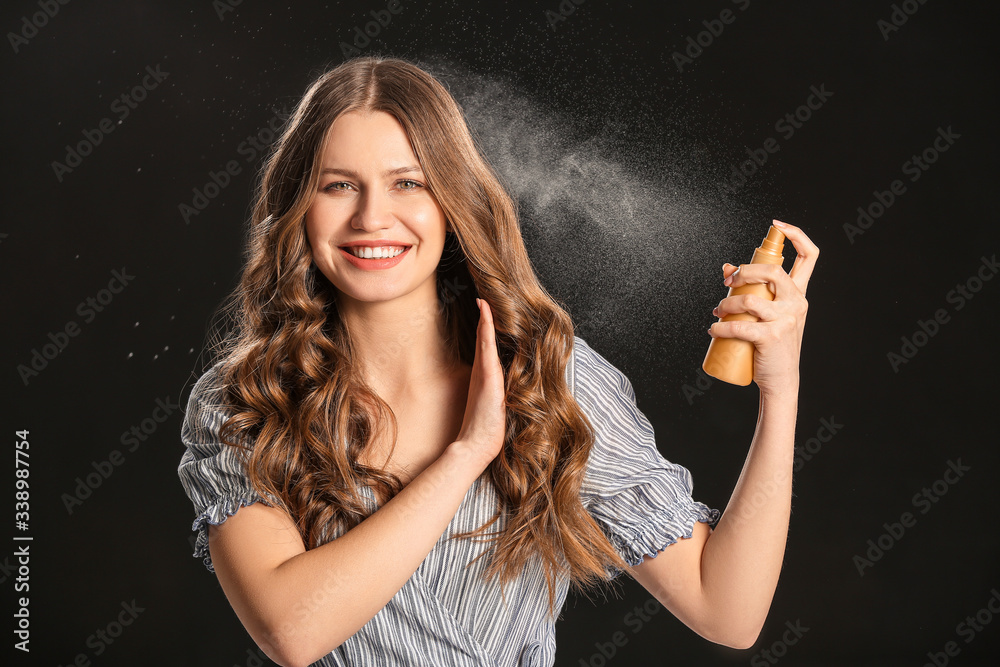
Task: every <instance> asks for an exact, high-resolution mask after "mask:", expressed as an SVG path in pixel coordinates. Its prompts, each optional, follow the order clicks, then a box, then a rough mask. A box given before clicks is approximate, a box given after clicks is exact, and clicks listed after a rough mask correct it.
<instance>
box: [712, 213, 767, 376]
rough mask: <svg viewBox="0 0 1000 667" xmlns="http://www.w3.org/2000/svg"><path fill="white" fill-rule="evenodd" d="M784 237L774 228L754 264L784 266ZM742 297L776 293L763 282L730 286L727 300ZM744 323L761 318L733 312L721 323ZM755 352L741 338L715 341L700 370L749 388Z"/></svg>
mask: <svg viewBox="0 0 1000 667" xmlns="http://www.w3.org/2000/svg"><path fill="white" fill-rule="evenodd" d="M784 243H785V235H784V234H782V233H781V231H780V230H779V229H778V228H777V227H774V226H773V225H772V226H771V229H769V230H768V232H767V236H766V237H765V238H764V240H763V241H762V242H761V244H760V247H759V248H757V249H756V250H755V251H754V253H753V259H751V260H750V263H751V264H777V265H778V266H781V262H782V260H783V259H784V258H783V257H782V256H781V250H782V249H783V248H784ZM739 294H756V295H757V296H759V297H760V298H762V299H767V300H768V301H773V300H774V294H772V293H771V290H770V289H768V286H767V285H766V284H763V283H754V284H750V285H742V286H740V287H730V288H729V294H727V295H726V296H727V297H730V296H736V295H739ZM738 320H743V321H746V322H757V321H758V319H757V318H756V317H755V316H753V315H751V314H750V313H731V314H729V315H726V316H725V317H723V318H722V319H721V320H720V321H721V322H734V321H738ZM753 353H754V344H753V343H751V342H750V341H748V340H740V339H739V338H713V339H712V342H711V343H710V344H709V346H708V353H707V354H706V355H705V361H704V363H702V365H701V367H702V369H704V371H705V372H706V373H708V374H709V375H711V376H712V377H714V378H718V379H719V380H722V381H723V382H728V383H730V384H737V385H741V386H744V387H745V386H746V385H748V384H750V382H751V381H752V380H753Z"/></svg>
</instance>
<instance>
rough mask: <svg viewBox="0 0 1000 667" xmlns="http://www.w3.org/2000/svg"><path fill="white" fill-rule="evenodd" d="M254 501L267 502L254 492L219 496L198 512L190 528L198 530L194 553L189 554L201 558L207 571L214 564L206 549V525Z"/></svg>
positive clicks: (219, 521) (226, 517)
mask: <svg viewBox="0 0 1000 667" xmlns="http://www.w3.org/2000/svg"><path fill="white" fill-rule="evenodd" d="M254 503H263V504H265V505H267V504H268V503H267V502H266V501H265V500H264V499H263V498H261V497H260V496H259V495H257V494H256V493H250V494H245V495H242V496H235V497H229V498H219V500H218V501H216V502H214V503H212V504H211V505H209V506H208V507H206V508H205V511H203V512H202V513H201V514H199V515H198V517H197V518H196V519H195V520H194V523H192V524H191V530H194V531H197V532H198V537H197V538H196V539H195V543H194V553H193V554H191V555H192V556H194V557H195V558H201V559H202V562H203V563H204V564H205V567H206V568H208V571H209V572H215V566H213V565H212V555H211V553H210V552H209V549H208V527H209V526H210V525H211V526H218V525H220V524H222V523H224V522H225V521H226V519H228V518H229V517H231V516H233V515H234V514H236V512H238V511H239V510H240V509H242V508H244V507H246V506H248V505H253V504H254Z"/></svg>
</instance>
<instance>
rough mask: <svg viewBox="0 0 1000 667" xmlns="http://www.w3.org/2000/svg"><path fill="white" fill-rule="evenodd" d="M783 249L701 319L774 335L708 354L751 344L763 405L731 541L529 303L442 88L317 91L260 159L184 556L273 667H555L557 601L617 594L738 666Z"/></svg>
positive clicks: (767, 542) (757, 557) (781, 364)
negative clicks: (753, 288)
mask: <svg viewBox="0 0 1000 667" xmlns="http://www.w3.org/2000/svg"><path fill="white" fill-rule="evenodd" d="M776 224H778V223H776ZM781 229H782V231H784V232H785V234H786V236H787V238H788V239H790V240H791V242H792V243H793V244H794V246H795V248H796V250H797V251H798V257H797V258H796V260H795V263H794V266H793V267H792V269H791V272H790V274H786V273H785V272H783V271H782V270H781V269H780V267H773V266H764V265H744V266H742V267H740V268H739V269H738V270H737V267H736V266H733V265H729V264H727V265H725V266H724V267H723V273H724V277H725V284H726V285H742V284H746V283H768V284H769V285H770V286H771V289H772V290H773V291H774V292H775V295H776V296H775V299H774V301H772V302H765V301H762V300H760V299H754V298H750V297H731V298H726V299H723V300H722V301H721V302H720V303H719V306H718V307H717V308H716V309H715V311H713V312H714V314H715V315H717V316H719V317H721V316H723V315H726V314H728V313H735V312H749V313H752V314H753V315H756V316H757V317H759V318H760V320H761V321H760V322H757V323H746V322H743V323H721V322H720V323H716V324H713V325H712V328H711V329H710V333H711V335H713V336H722V337H736V338H742V339H745V340H749V341H752V342H753V343H754V344H755V345H756V356H755V361H756V367H755V368H756V375H755V378H754V379H755V381H756V382H757V384H758V385H759V388H760V401H761V408H760V415H759V421H758V425H757V431H756V433H755V435H754V438H753V442H752V443H751V445H750V454H749V457H748V459H747V462H746V465H745V468H744V470H743V474H742V475H741V477H740V479H739V482H738V483H737V486H736V489H735V491H734V492H733V495H732V499H731V500H730V503H729V505H728V507H727V508H726V512H725V513H724V514H723V515H722V516H721V519H720V516H719V512H718V511H717V510H712V509H709V508H708V507H706V506H705V505H703V504H701V503H698V502H696V501H694V500H693V499H692V497H691V489H692V485H691V477H690V474H689V473H688V471H687V470H686V469H684V468H683V467H681V466H678V465H676V464H673V463H670V462H668V461H667V460H665V459H664V458H663V456H661V455H660V453H659V452H658V451H657V448H656V444H655V442H654V440H653V432H652V429H651V427H650V425H649V422H648V421H647V420H646V418H645V417H644V416H643V415H642V414H641V413H640V412H639V411H638V410H637V408H636V404H635V396H634V394H633V391H632V387H631V385H630V384H629V381H628V380H627V378H626V377H625V376H624V375H622V374H621V373H620V372H619V371H618V370H617V369H616V368H615V367H614V366H612V365H611V364H609V363H608V362H607V361H606V360H605V359H604V358H603V357H601V356H600V355H599V354H598V353H597V352H595V351H594V350H592V349H591V348H590V347H589V346H588V345H587V344H586V343H585V342H584V341H583V340H581V339H580V338H578V337H576V336H574V334H573V326H572V322H571V321H570V318H569V316H568V315H567V314H566V312H565V311H564V310H563V309H562V308H560V306H559V305H558V304H557V303H556V302H555V301H554V300H553V299H552V298H551V297H550V296H549V295H548V294H547V293H546V291H545V290H544V289H543V288H542V286H541V285H540V284H539V283H538V280H537V279H536V277H535V275H534V273H533V271H532V268H531V265H530V262H529V260H528V255H527V253H526V251H525V248H524V244H523V242H522V239H521V236H520V233H519V226H518V220H517V216H516V212H515V207H514V204H513V202H512V200H511V198H510V197H509V196H508V194H507V193H506V191H505V190H504V188H503V187H502V185H501V183H500V181H499V179H498V177H497V176H496V175H495V173H494V172H493V171H492V170H491V169H490V167H489V166H488V165H487V163H486V162H485V160H484V159H483V157H482V156H481V154H480V152H479V151H478V150H477V147H476V145H475V143H474V141H473V139H472V138H471V136H470V133H469V130H468V128H467V127H466V124H465V122H464V119H463V115H462V112H461V110H460V108H459V107H458V105H457V104H456V103H455V101H454V100H453V99H452V98H451V96H450V95H449V94H448V92H447V91H446V89H445V88H444V87H443V86H442V85H441V84H440V83H439V82H438V81H437V80H436V79H434V78H433V77H432V76H430V75H429V74H428V73H426V72H424V71H423V70H421V69H419V68H417V67H416V66H414V65H412V64H410V63H407V62H405V61H402V60H397V59H390V58H381V57H366V58H359V59H355V60H351V61H348V62H346V63H344V64H342V65H340V66H339V67H337V68H335V69H333V70H331V71H329V72H327V73H326V74H324V75H322V76H321V77H319V79H318V80H316V81H315V82H314V83H313V84H312V86H311V87H310V88H309V90H308V91H307V92H306V94H305V96H304V97H303V99H302V101H301V103H300V104H299V106H298V108H297V109H296V111H295V112H294V114H293V115H292V117H291V118H290V119H289V121H288V123H287V127H286V128H285V131H284V132H283V134H282V136H281V137H280V139H279V140H278V142H277V144H276V147H275V149H274V151H273V153H272V154H271V155H270V157H269V159H268V161H267V164H266V168H265V170H264V173H263V177H262V182H261V186H260V190H259V195H258V199H257V202H256V206H255V208H254V211H253V216H252V224H251V230H250V239H249V249H248V255H247V263H246V267H245V270H244V272H243V276H242V279H241V282H240V284H239V287H238V289H237V290H236V291H235V293H234V295H233V297H232V298H231V300H230V301H229V303H228V308H227V310H226V312H227V313H229V315H230V316H231V317H230V320H229V322H230V324H231V325H232V326H231V330H230V331H229V333H228V334H227V337H226V338H225V340H224V342H223V343H224V344H223V345H221V346H219V347H218V349H217V350H216V352H217V358H216V360H215V363H214V365H213V366H212V367H211V368H210V369H209V370H208V371H207V372H206V373H205V374H204V375H203V376H202V377H201V378H200V379H199V381H198V382H197V383H196V384H195V386H194V388H193V390H192V392H191V397H190V400H189V402H188V407H187V412H186V415H185V422H184V426H183V430H182V439H183V441H184V443H185V445H186V447H187V450H186V451H185V453H184V456H183V458H182V460H181V463H180V467H179V474H180V477H181V481H182V483H183V485H184V488H185V491H186V492H187V494H188V496H189V497H190V498H191V500H192V502H193V503H194V506H195V511H196V513H197V519H196V520H195V523H194V529H195V530H197V531H198V540H197V543H196V551H195V555H196V556H198V557H201V558H204V560H205V564H206V565H207V566H208V568H209V569H210V570H214V572H215V573H216V574H217V576H218V579H219V582H220V583H221V585H222V588H223V590H224V591H225V593H226V596H227V597H228V599H229V601H230V603H231V604H232V606H233V609H234V610H235V611H236V614H237V615H238V616H239V618H240V620H241V621H242V622H243V624H244V626H245V627H246V629H247V631H248V632H249V633H250V635H251V636H252V637H253V638H254V640H255V641H256V642H257V643H258V645H259V646H260V647H261V648H262V649H263V650H264V651H265V652H266V653H267V654H268V655H269V656H270V657H271V658H272V659H273V660H274V661H275V662H277V663H279V664H282V665H307V664H312V663H316V664H321V665H366V666H368V665H378V666H386V667H388V666H397V665H398V666H403V665H406V666H413V665H449V666H456V665H458V666H462V665H468V666H474V665H475V666H478V665H524V666H541V665H551V664H552V663H553V661H554V655H555V628H554V623H555V619H556V616H557V615H558V612H559V610H560V609H561V607H562V604H563V602H564V600H565V597H566V594H567V591H568V588H569V587H570V585H573V586H576V587H578V588H579V589H580V590H583V591H585V590H586V589H587V587H588V586H590V585H593V584H598V583H601V582H604V581H609V580H611V579H612V578H614V577H615V576H616V575H617V574H618V573H620V572H622V571H627V572H628V573H629V574H630V575H631V576H633V577H634V578H635V579H636V580H638V581H639V582H640V583H641V584H642V585H643V586H644V587H646V588H647V589H648V590H649V591H650V593H651V594H652V595H654V596H655V597H656V599H657V600H659V601H660V602H661V603H662V604H663V605H664V606H666V607H667V608H668V609H669V610H670V611H671V612H672V613H673V614H675V615H676V616H677V617H678V618H679V619H681V620H682V621H683V622H684V623H686V624H687V625H688V626H690V627H691V628H692V629H693V630H694V631H695V632H697V633H699V634H701V635H702V636H704V637H706V638H707V639H709V640H711V641H714V642H718V643H721V644H725V645H728V646H734V647H749V646H751V645H752V644H753V643H754V642H755V640H756V638H757V636H758V634H759V632H760V629H761V626H762V624H763V622H764V619H765V616H766V614H767V610H768V608H769V606H770V602H771V597H772V595H773V592H774V589H775V585H776V582H777V578H778V572H779V570H780V567H781V560H782V554H783V552H784V545H785V535H786V532H787V527H788V515H789V506H790V496H791V470H792V459H793V432H794V425H795V412H796V402H797V394H798V358H799V347H800V342H801V336H802V330H803V326H804V323H805V315H806V301H805V298H804V294H805V291H806V283H807V281H808V279H809V276H810V273H811V272H812V268H813V265H814V263H815V261H816V257H817V256H818V250H817V249H816V247H815V246H814V245H813V244H812V243H811V242H810V241H809V239H808V238H807V237H806V235H805V234H804V233H802V231H801V230H799V229H798V228H796V227H793V226H791V225H782V226H781ZM552 259H553V261H559V258H558V257H555V258H552ZM751 500H752V501H753V502H752V504H751ZM712 526H714V527H715V530H714V531H713V530H712V528H711V527H712Z"/></svg>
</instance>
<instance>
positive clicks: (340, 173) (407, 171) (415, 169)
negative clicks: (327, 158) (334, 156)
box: [321, 165, 423, 178]
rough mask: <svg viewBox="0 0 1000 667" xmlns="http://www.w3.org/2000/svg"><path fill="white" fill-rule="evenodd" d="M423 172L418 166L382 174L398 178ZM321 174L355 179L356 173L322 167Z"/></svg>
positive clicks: (350, 170) (348, 170) (409, 166)
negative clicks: (401, 175) (402, 175)
mask: <svg viewBox="0 0 1000 667" xmlns="http://www.w3.org/2000/svg"><path fill="white" fill-rule="evenodd" d="M422 171H423V170H422V169H421V168H420V167H418V166H411V165H408V166H405V167H396V168H395V169H389V170H387V171H384V172H382V175H383V176H398V175H399V174H410V173H421V172H422ZM321 174H337V175H338V176H349V177H351V178H357V177H358V172H356V171H354V170H353V169H341V168H339V167H324V168H323V171H322V172H321Z"/></svg>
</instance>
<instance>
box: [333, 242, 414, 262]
mask: <svg viewBox="0 0 1000 667" xmlns="http://www.w3.org/2000/svg"><path fill="white" fill-rule="evenodd" d="M408 247H409V246H398V245H394V246H377V247H374V248H373V247H371V246H351V247H348V248H343V250H346V251H347V252H349V253H351V254H352V255H354V256H355V257H357V258H359V259H391V258H393V257H396V256H397V255H399V254H401V253H402V252H403V251H404V250H406V249H407V248H408Z"/></svg>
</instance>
